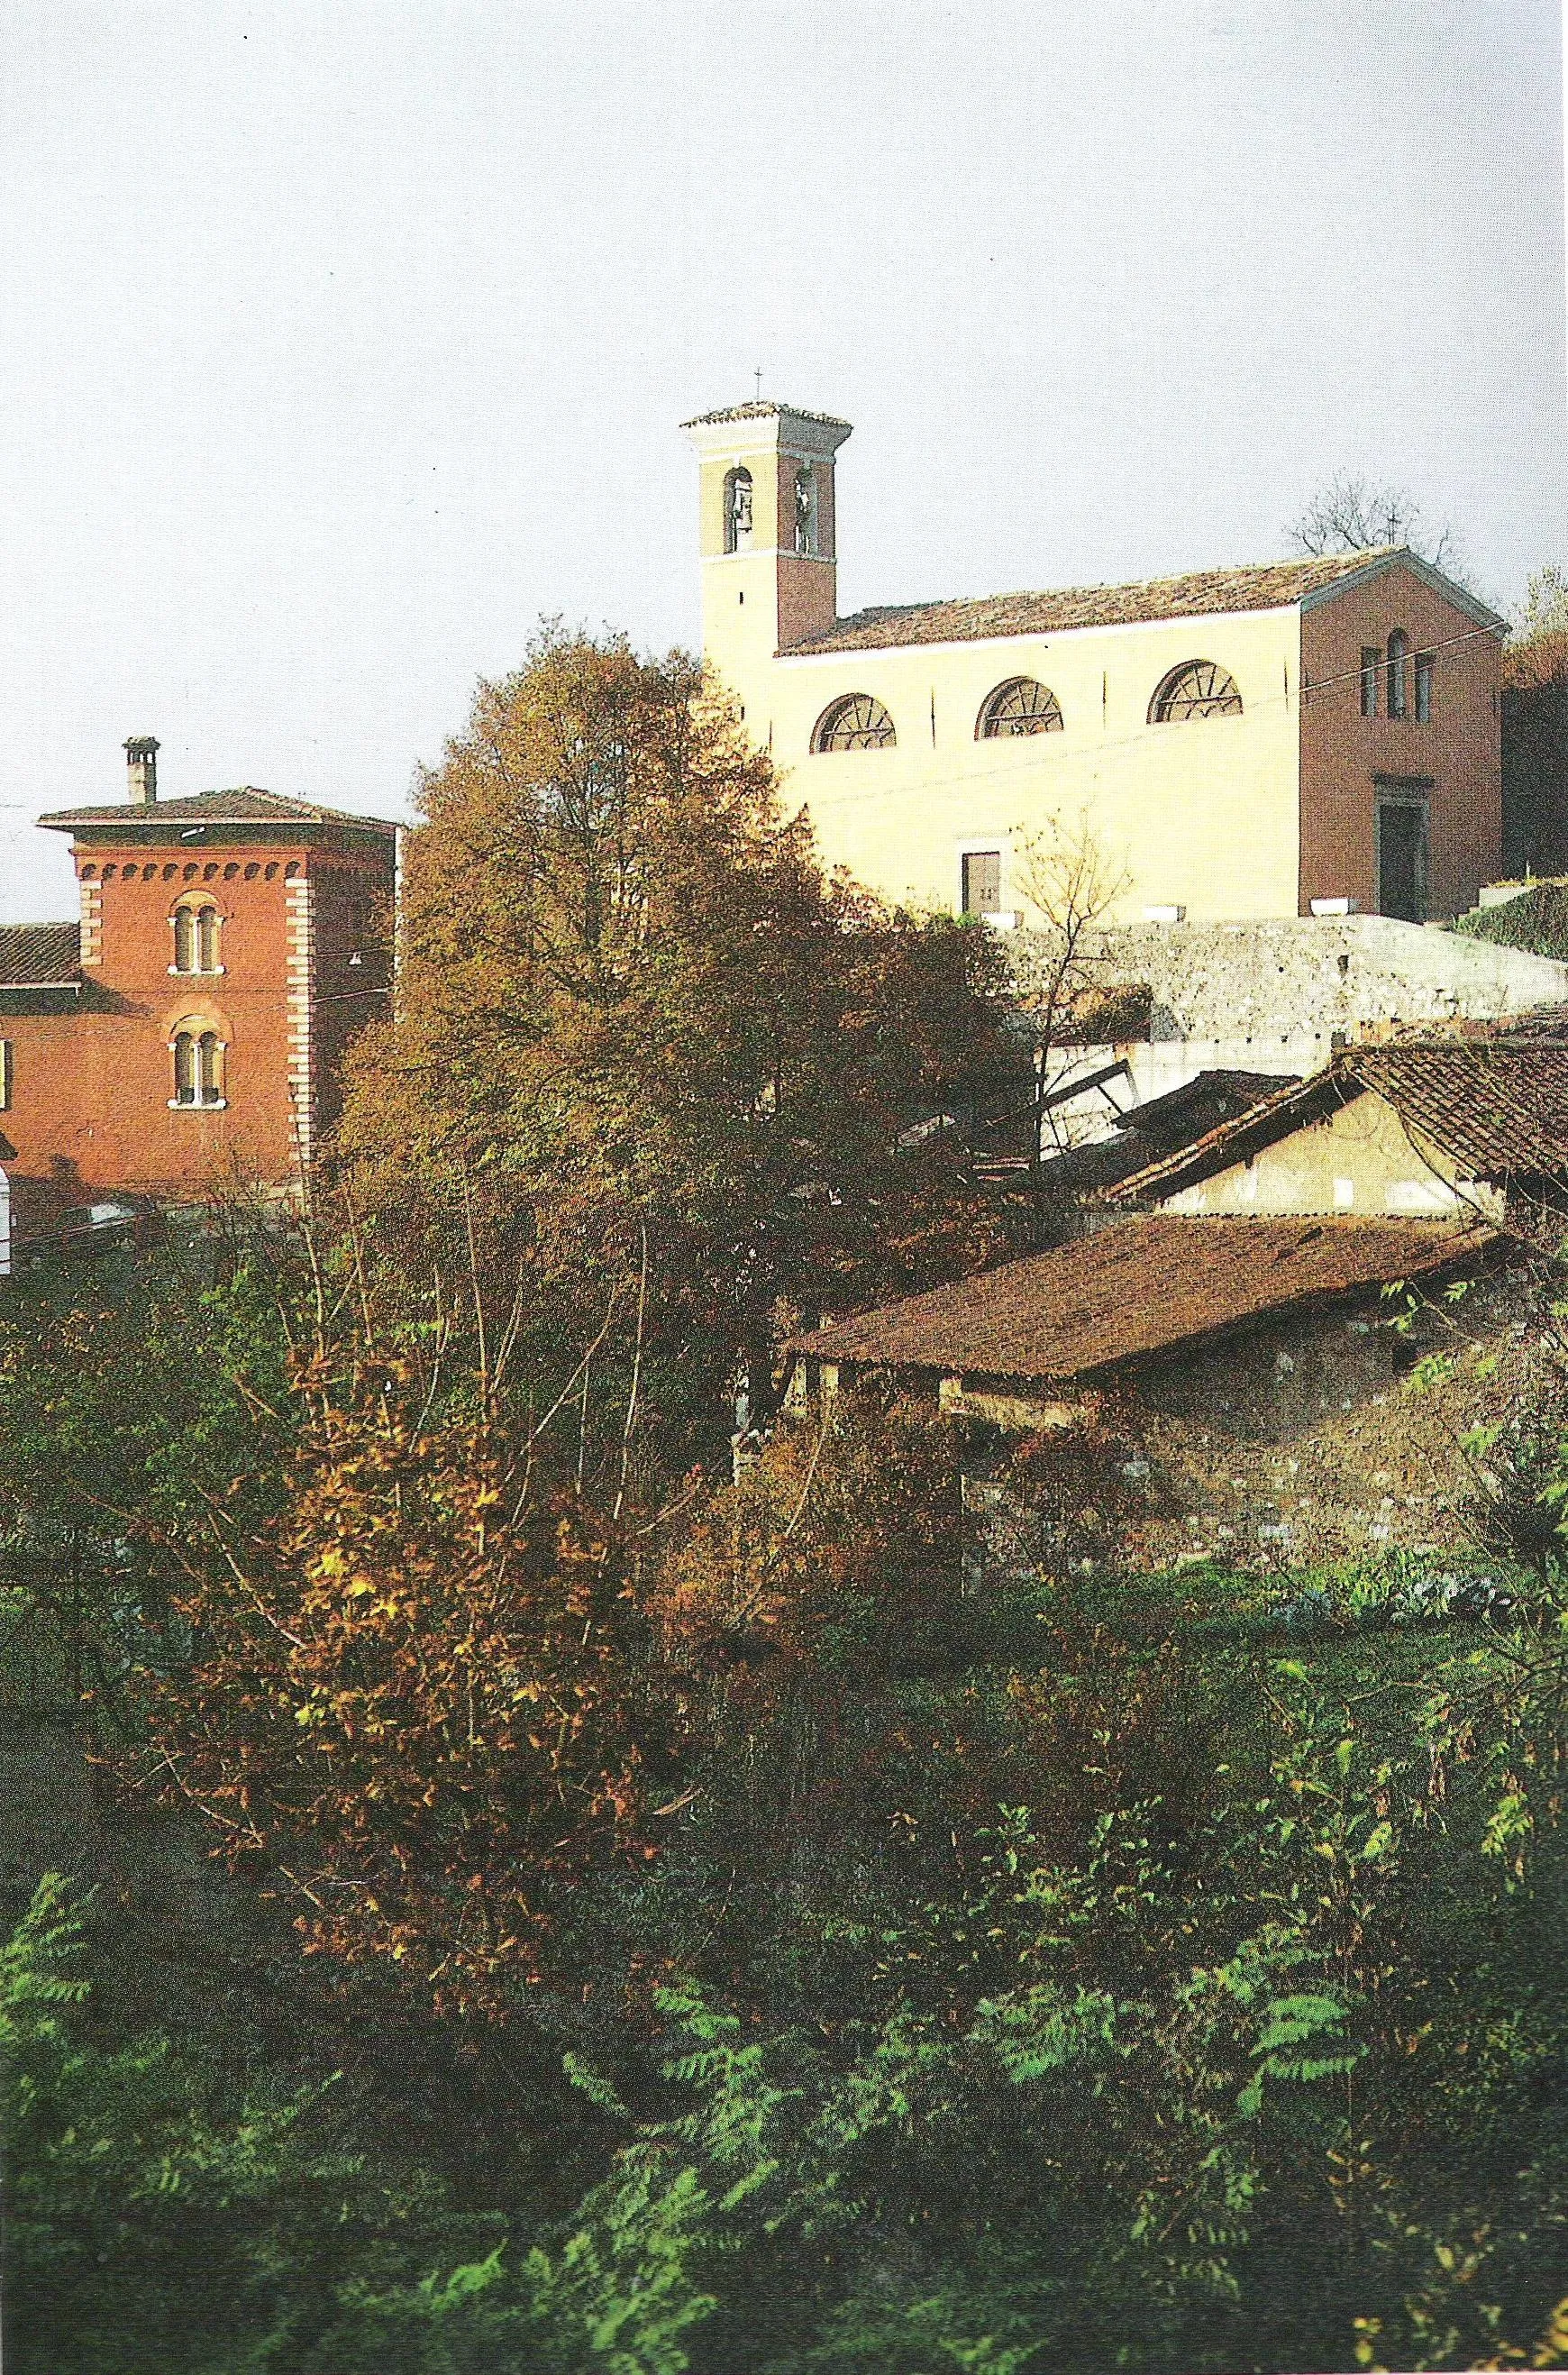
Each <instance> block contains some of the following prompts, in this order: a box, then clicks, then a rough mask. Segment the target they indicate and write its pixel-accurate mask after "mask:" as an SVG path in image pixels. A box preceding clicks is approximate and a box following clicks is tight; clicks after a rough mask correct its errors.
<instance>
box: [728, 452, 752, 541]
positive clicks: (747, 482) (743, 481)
mask: <svg viewBox="0 0 1568 2375" xmlns="http://www.w3.org/2000/svg"><path fill="white" fill-rule="evenodd" d="M750 542H751V473H750V471H749V470H748V469H747V468H746V467H745V466H744V465H743V464H739V463H737V466H736V467H735V468H734V469H733V470H726V471H725V551H726V552H744V551H745V550H746V549H747V547H748V546H749V544H750Z"/></svg>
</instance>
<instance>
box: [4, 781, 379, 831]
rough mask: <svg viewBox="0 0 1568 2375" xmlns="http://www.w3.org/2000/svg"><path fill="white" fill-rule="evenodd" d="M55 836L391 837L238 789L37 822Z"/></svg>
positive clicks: (62, 813)
mask: <svg viewBox="0 0 1568 2375" xmlns="http://www.w3.org/2000/svg"><path fill="white" fill-rule="evenodd" d="M39 822H40V824H41V825H48V826H49V827H51V828H52V829H53V830H55V831H66V832H68V831H71V830H73V829H74V828H75V827H77V826H78V825H93V824H110V825H115V826H117V827H121V828H125V827H128V828H129V829H130V830H131V831H132V832H136V833H140V832H146V833H159V832H161V831H163V830H165V829H166V828H167V827H169V826H170V825H173V826H175V827H178V826H180V825H182V824H294V825H301V824H337V825H353V826H355V827H357V828H358V829H359V830H360V832H365V833H395V831H396V827H395V825H392V824H389V823H388V822H387V821H386V820H385V819H384V818H383V817H367V816H354V815H351V814H350V813H349V811H348V809H328V808H323V807H322V806H321V805H320V804H319V802H317V801H315V800H291V799H289V798H287V797H286V795H285V794H283V793H282V792H265V791H262V790H260V789H259V788H258V787H257V786H255V785H254V784H243V785H241V786H239V787H238V788H237V789H235V790H233V791H227V792H194V793H192V794H191V796H190V797H189V798H186V799H182V800H149V801H148V802H147V805H146V806H145V807H137V806H136V805H135V804H134V803H132V802H130V801H128V800H116V801H114V802H113V804H112V806H110V807H106V808H90V809H53V810H52V811H51V813H50V814H49V815H48V816H41V817H40V818H39Z"/></svg>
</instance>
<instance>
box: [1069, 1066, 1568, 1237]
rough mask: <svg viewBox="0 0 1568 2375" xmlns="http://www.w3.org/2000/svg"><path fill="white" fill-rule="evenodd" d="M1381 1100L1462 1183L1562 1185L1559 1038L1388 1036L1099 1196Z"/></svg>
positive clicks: (1563, 1092) (1153, 1191)
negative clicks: (1437, 1150)
mask: <svg viewBox="0 0 1568 2375" xmlns="http://www.w3.org/2000/svg"><path fill="white" fill-rule="evenodd" d="M1367 1090H1372V1091H1374V1092H1375V1093H1377V1094H1378V1095H1379V1096H1382V1097H1385V1098H1386V1099H1387V1101H1388V1103H1389V1104H1390V1105H1392V1106H1393V1107H1394V1109H1395V1111H1396V1112H1397V1114H1398V1115H1399V1117H1400V1118H1401V1120H1402V1121H1405V1122H1407V1123H1409V1124H1410V1125H1412V1126H1413V1127H1415V1128H1418V1129H1420V1130H1421V1131H1423V1132H1424V1133H1425V1135H1426V1136H1427V1137H1428V1138H1429V1139H1431V1140H1432V1142H1433V1143H1434V1144H1435V1145H1436V1146H1439V1147H1441V1148H1442V1150H1443V1152H1444V1153H1445V1154H1447V1155H1448V1156H1449V1157H1450V1158H1451V1159H1452V1160H1453V1161H1454V1162H1456V1164H1458V1165H1459V1166H1460V1168H1461V1170H1463V1171H1464V1172H1465V1173H1466V1174H1467V1175H1468V1176H1469V1177H1470V1178H1472V1179H1506V1178H1542V1177H1555V1178H1568V1036H1562V1037H1559V1038H1557V1039H1552V1040H1543V1039H1540V1038H1536V1037H1532V1036H1530V1035H1528V1034H1519V1035H1517V1036H1516V1035H1515V1034H1513V1033H1509V1034H1507V1035H1501V1034H1499V1035H1494V1036H1492V1037H1491V1038H1480V1037H1477V1038H1462V1039H1461V1038H1443V1039H1397V1040H1391V1041H1387V1042H1385V1043H1384V1044H1383V1045H1381V1046H1370V1047H1347V1048H1345V1049H1344V1050H1343V1051H1342V1052H1341V1053H1340V1054H1339V1055H1338V1056H1336V1057H1335V1058H1334V1059H1333V1061H1332V1063H1330V1064H1328V1065H1326V1066H1325V1068H1324V1069H1323V1070H1322V1071H1321V1072H1315V1073H1313V1074H1312V1075H1311V1077H1310V1078H1309V1079H1307V1080H1305V1081H1301V1082H1300V1083H1299V1084H1296V1085H1292V1086H1290V1087H1287V1088H1284V1089H1281V1090H1280V1091H1279V1094H1278V1095H1276V1096H1272V1097H1266V1098H1265V1099H1264V1100H1263V1102H1262V1104H1261V1105H1254V1106H1253V1107H1252V1109H1251V1111H1250V1112H1248V1113H1244V1114H1241V1115H1238V1116H1237V1117H1236V1118H1235V1119H1234V1120H1232V1121H1227V1122H1221V1123H1220V1127H1219V1128H1217V1129H1212V1130H1210V1131H1209V1132H1208V1136H1207V1137H1206V1138H1200V1139H1198V1140H1197V1141H1196V1143H1195V1144H1193V1145H1191V1146H1186V1147H1183V1148H1182V1149H1181V1150H1180V1151H1179V1152H1177V1153H1175V1154H1172V1155H1167V1156H1166V1157H1165V1158H1164V1160H1163V1161H1161V1162H1159V1163H1151V1164H1149V1165H1148V1167H1147V1168H1146V1169H1145V1170H1142V1171H1135V1172H1134V1173H1133V1174H1132V1176H1130V1177H1129V1178H1126V1179H1124V1180H1123V1181H1122V1182H1121V1184H1120V1186H1119V1187H1116V1188H1110V1189H1108V1190H1107V1191H1106V1193H1107V1200H1108V1201H1110V1202H1112V1203H1147V1202H1149V1200H1150V1199H1161V1198H1163V1197H1166V1196H1170V1195H1173V1194H1174V1193H1175V1192H1176V1190H1177V1189H1178V1188H1183V1187H1185V1186H1187V1185H1188V1184H1190V1183H1192V1182H1195V1181H1197V1180H1199V1179H1208V1178H1212V1176H1214V1174H1215V1173H1216V1172H1217V1171H1223V1170H1226V1169H1228V1167H1229V1166H1230V1165H1231V1164H1232V1163H1242V1162H1244V1161H1246V1160H1247V1159H1248V1157H1249V1156H1250V1155H1251V1154H1252V1153H1253V1152H1256V1149H1257V1148H1259V1147H1262V1146H1269V1145H1272V1144H1273V1143H1274V1142H1275V1141H1276V1140H1279V1139H1281V1138H1286V1137H1289V1136H1290V1135H1291V1133H1292V1132H1293V1131H1295V1130H1298V1129H1303V1128H1307V1127H1308V1126H1309V1125H1310V1124H1311V1123H1313V1122H1315V1121H1318V1120H1320V1119H1321V1118H1322V1117H1323V1116H1324V1115H1325V1114H1326V1113H1329V1112H1332V1110H1333V1108H1334V1106H1335V1105H1337V1104H1346V1103H1348V1102H1349V1100H1350V1098H1351V1097H1355V1096H1360V1095H1361V1094H1362V1093H1363V1092H1364V1091H1367Z"/></svg>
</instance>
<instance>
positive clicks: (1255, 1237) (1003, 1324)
mask: <svg viewBox="0 0 1568 2375" xmlns="http://www.w3.org/2000/svg"><path fill="white" fill-rule="evenodd" d="M1491 1242H1492V1238H1491V1233H1490V1232H1489V1231H1487V1230H1484V1229H1475V1228H1462V1227H1456V1226H1454V1225H1452V1224H1446V1223H1441V1222H1436V1221H1362V1220H1268V1221H1253V1220H1232V1219H1208V1218H1202V1219H1199V1218H1193V1219H1188V1218H1186V1217H1185V1216H1184V1217H1177V1216H1175V1215H1173V1214H1167V1213H1152V1214H1148V1215H1145V1216H1142V1217H1140V1218H1137V1219H1132V1220H1126V1221H1120V1222H1117V1223H1115V1224H1114V1226H1112V1227H1110V1228H1106V1229H1102V1230H1099V1231H1098V1232H1097V1233H1096V1234H1095V1235H1092V1236H1088V1237H1079V1238H1077V1239H1075V1240H1074V1241H1073V1243H1071V1244H1070V1245H1065V1246H1057V1247H1055V1248H1054V1249H1053V1250H1052V1251H1051V1252H1049V1253H1043V1254H1031V1255H1030V1256H1028V1257H1027V1258H1026V1259H1024V1260H1022V1261H1013V1262H1007V1263H1005V1264H1004V1265H1003V1266H1002V1268H1001V1269H1000V1270H985V1271H984V1272H982V1274H981V1275H980V1276H979V1277H978V1278H970V1279H964V1280H962V1281H961V1282H960V1283H959V1284H958V1285H956V1286H943V1287H938V1288H937V1289H936V1290H935V1292H934V1293H932V1294H915V1295H910V1296H909V1297H907V1298H906V1299H905V1300H904V1301H902V1302H901V1303H890V1304H886V1305H884V1306H882V1308H881V1309H880V1310H877V1311H867V1312H862V1313H861V1314H860V1315H859V1317H856V1318H853V1319H840V1320H836V1321H834V1322H833V1323H832V1324H831V1326H828V1327H824V1328H817V1329H812V1330H811V1332H810V1333H809V1334H808V1335H803V1336H797V1337H795V1338H794V1339H792V1341H791V1342H790V1344H789V1345H788V1346H787V1347H786V1350H788V1351H790V1352H792V1353H807V1354H809V1355H810V1356H811V1357H812V1358H813V1359H816V1360H821V1361H831V1362H838V1363H841V1364H845V1365H849V1366H851V1367H854V1366H857V1365H858V1366H863V1367H864V1366H884V1365H885V1366H888V1367H891V1368H912V1369H935V1370H937V1371H940V1372H941V1374H942V1375H944V1376H954V1375H959V1376H961V1375H964V1374H968V1375H972V1376H975V1375H977V1376H981V1377H1020V1378H1030V1379H1055V1380H1058V1381H1066V1380H1067V1379H1069V1378H1073V1377H1084V1376H1089V1375H1092V1374H1093V1373H1094V1372H1095V1371H1097V1370H1102V1369H1109V1368H1113V1367H1115V1366H1117V1365H1120V1364H1122V1363H1125V1362H1128V1361H1136V1360H1138V1359H1140V1358H1147V1357H1148V1356H1149V1355H1151V1354H1154V1353H1164V1352H1168V1351H1170V1350H1172V1349H1173V1347H1174V1346H1176V1345H1178V1344H1185V1343H1190V1342H1191V1341H1193V1340H1194V1339H1195V1338H1197V1337H1203V1336H1210V1335H1213V1334H1215V1333H1217V1332H1218V1331H1220V1330H1221V1329H1230V1328H1235V1327H1238V1326H1240V1325H1242V1324H1243V1323H1244V1322H1245V1321H1247V1320H1252V1319H1257V1318H1261V1317H1265V1316H1266V1315H1267V1314H1270V1313H1277V1312H1279V1311H1283V1310H1287V1309H1289V1308H1291V1306H1300V1305H1304V1304H1310V1303H1315V1302H1320V1301H1323V1300H1325V1299H1326V1298H1330V1297H1333V1296H1337V1295H1342V1294H1353V1293H1355V1292H1357V1291H1359V1290H1366V1289H1370V1288H1372V1287H1375V1286H1380V1285H1382V1284H1384V1283H1385V1282H1386V1281H1388V1280H1390V1279H1396V1278H1414V1277H1419V1276H1421V1275H1422V1274H1423V1273H1426V1272H1428V1271H1431V1270H1441V1269H1445V1268H1447V1267H1448V1266H1449V1265H1450V1264H1451V1263H1454V1262H1457V1261H1461V1260H1464V1259H1467V1258H1473V1257H1474V1256H1475V1255H1477V1254H1478V1253H1479V1252H1480V1250H1481V1249H1482V1248H1483V1247H1486V1246H1488V1245H1490V1244H1491Z"/></svg>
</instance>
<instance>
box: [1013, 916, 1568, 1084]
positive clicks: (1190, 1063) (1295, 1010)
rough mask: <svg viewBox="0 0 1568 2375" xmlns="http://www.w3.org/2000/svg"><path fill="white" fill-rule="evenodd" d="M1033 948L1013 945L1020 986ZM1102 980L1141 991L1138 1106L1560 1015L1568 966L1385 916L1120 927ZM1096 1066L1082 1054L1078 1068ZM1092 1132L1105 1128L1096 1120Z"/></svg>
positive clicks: (1131, 1062)
mask: <svg viewBox="0 0 1568 2375" xmlns="http://www.w3.org/2000/svg"><path fill="white" fill-rule="evenodd" d="M1032 945H1033V943H1032V935H1029V934H1024V935H1022V936H1020V939H1019V940H1018V941H1017V943H1016V948H1017V961H1018V969H1019V971H1020V975H1026V974H1027V969H1028V965H1029V963H1030V959H1031V955H1032ZM1091 963H1092V964H1093V966H1094V968H1095V974H1096V977H1097V979H1099V980H1102V981H1103V983H1104V984H1105V985H1106V986H1107V987H1108V986H1110V985H1111V984H1114V983H1147V984H1148V986H1149V989H1150V990H1151V992H1152V996H1153V1012H1152V1019H1151V1022H1150V1031H1149V1038H1148V1039H1147V1040H1143V1041H1133V1042H1128V1043H1126V1045H1122V1044H1118V1045H1117V1046H1116V1047H1115V1049H1114V1053H1115V1054H1116V1055H1117V1056H1118V1057H1121V1058H1126V1062H1127V1065H1128V1067H1129V1071H1130V1075H1131V1082H1130V1087H1129V1089H1128V1090H1127V1092H1126V1094H1125V1095H1124V1094H1123V1093H1122V1092H1120V1091H1118V1092H1117V1098H1118V1102H1120V1103H1124V1104H1134V1103H1141V1102H1142V1101H1143V1099H1144V1098H1146V1097H1151V1096H1161V1095H1163V1094H1164V1093H1165V1092H1166V1091H1167V1090H1168V1089H1175V1088H1180V1087H1181V1086H1182V1085H1183V1084H1184V1082H1185V1081H1190V1080H1195V1079H1196V1078H1197V1074H1198V1073H1199V1072H1201V1071H1206V1070H1213V1069H1233V1070H1241V1071H1250V1072H1279V1073H1280V1074H1281V1075H1288V1074H1292V1073H1293V1074H1296V1075H1301V1074H1304V1073H1307V1072H1314V1071H1316V1070H1317V1069H1318V1068H1319V1067H1320V1066H1321V1065H1323V1064H1326V1062H1327V1061H1328V1058H1329V1057H1330V1056H1331V1055H1332V1054H1333V1052H1334V1049H1335V1047H1336V1046H1350V1045H1353V1044H1355V1043H1356V1042H1357V1041H1359V1040H1362V1039H1367V1038H1379V1037H1383V1036H1385V1035H1386V1034H1389V1033H1390V1032H1392V1031H1394V1030H1397V1029H1400V1028H1409V1027H1410V1026H1412V1025H1415V1024H1419V1023H1423V1022H1435V1023H1445V1022H1453V1021H1455V1020H1459V1019H1466V1020H1475V1021H1494V1020H1498V1019H1501V1018H1503V1017H1505V1016H1509V1015H1522V1014H1527V1013H1528V1012H1529V1011H1530V1010H1531V1009H1532V1008H1534V1007H1538V1006H1550V1005H1558V1004H1563V1003H1568V964H1560V963H1557V962H1556V961H1555V960H1554V959H1552V958H1550V957H1538V956H1532V955H1530V954H1528V953H1527V951H1524V950H1522V949H1509V948H1503V947H1501V946H1498V945H1496V944H1494V943H1492V942H1491V941H1486V940H1472V939H1468V938H1467V937H1466V936H1464V935H1463V934H1460V933H1456V932H1444V931H1440V930H1437V929H1434V928H1423V927H1422V926H1421V925H1419V924H1401V923H1397V922H1395V921H1394V920H1393V919H1392V918H1391V917H1387V916H1300V917H1279V918H1274V919H1269V918H1264V919H1262V920H1260V921H1258V922H1256V923H1249V924H1202V923H1185V924H1127V925H1123V926H1118V927H1116V928H1113V929H1112V930H1110V931H1108V932H1106V933H1105V934H1104V935H1103V937H1102V940H1101V941H1100V942H1099V943H1098V944H1097V946H1096V947H1095V949H1094V950H1093V951H1091ZM1102 1060H1103V1051H1102V1050H1097V1051H1095V1052H1094V1055H1093V1058H1092V1060H1091V1058H1090V1057H1089V1056H1088V1055H1087V1054H1086V1057H1085V1069H1093V1068H1094V1065H1095V1064H1096V1063H1099V1062H1101V1061H1102ZM1100 1102H1101V1105H1103V1101H1100ZM1104 1126H1105V1124H1104V1117H1103V1112H1102V1117H1101V1119H1100V1121H1099V1122H1098V1123H1097V1124H1096V1128H1103V1127H1104Z"/></svg>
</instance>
